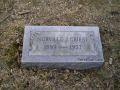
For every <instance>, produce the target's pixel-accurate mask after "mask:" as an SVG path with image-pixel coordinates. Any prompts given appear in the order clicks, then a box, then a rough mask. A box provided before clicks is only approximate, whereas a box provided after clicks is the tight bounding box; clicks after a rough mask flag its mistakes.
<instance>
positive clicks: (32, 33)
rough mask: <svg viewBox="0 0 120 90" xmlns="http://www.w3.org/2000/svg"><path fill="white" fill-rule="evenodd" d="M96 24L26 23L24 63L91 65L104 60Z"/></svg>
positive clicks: (75, 67)
mask: <svg viewBox="0 0 120 90" xmlns="http://www.w3.org/2000/svg"><path fill="white" fill-rule="evenodd" d="M103 62H104V59H103V51H102V45H101V40H100V34H99V28H98V27H96V26H26V27H25V31H24V42H23V53H22V60H21V63H22V65H23V66H30V67H33V66H35V67H36V66H37V67H40V68H69V69H88V68H93V67H99V66H101V65H102V64H103Z"/></svg>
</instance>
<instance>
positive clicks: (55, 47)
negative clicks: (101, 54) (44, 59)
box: [29, 30, 97, 56]
mask: <svg viewBox="0 0 120 90" xmlns="http://www.w3.org/2000/svg"><path fill="white" fill-rule="evenodd" d="M94 38H95V34H94V32H93V31H88V32H86V31H52V30H51V31H32V32H30V51H29V55H41V56H42V55H49V56H58V55H60V56H65V55H96V54H97V48H96V44H95V43H96V42H95V40H94Z"/></svg>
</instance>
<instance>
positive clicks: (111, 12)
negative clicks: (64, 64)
mask: <svg viewBox="0 0 120 90" xmlns="http://www.w3.org/2000/svg"><path fill="white" fill-rule="evenodd" d="M25 25H65V26H85V25H88V26H91V25H92V26H94V25H97V26H99V27H100V34H101V39H102V45H103V51H104V59H105V63H104V65H103V66H102V67H101V68H100V69H94V70H93V69H92V70H83V71H77V70H67V69H66V70H60V69H25V68H22V67H21V64H20V59H21V53H22V39H23V31H24V26H25ZM0 90H120V0H0Z"/></svg>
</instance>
